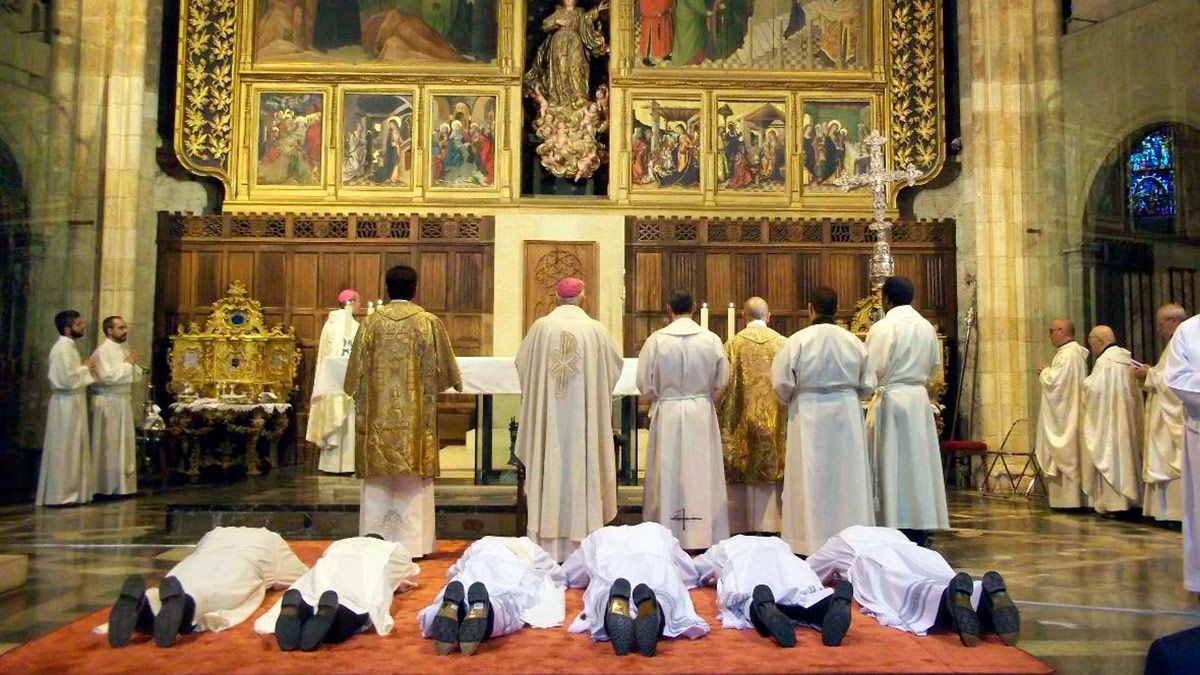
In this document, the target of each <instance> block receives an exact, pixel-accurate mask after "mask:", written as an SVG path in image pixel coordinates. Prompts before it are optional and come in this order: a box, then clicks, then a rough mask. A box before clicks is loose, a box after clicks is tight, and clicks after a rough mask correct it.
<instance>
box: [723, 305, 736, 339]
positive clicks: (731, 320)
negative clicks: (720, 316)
mask: <svg viewBox="0 0 1200 675" xmlns="http://www.w3.org/2000/svg"><path fill="white" fill-rule="evenodd" d="M725 328H726V334H725V339H729V338H731V337H733V336H734V335H736V334H737V313H736V312H734V311H733V303H732V302H731V303H729V310H728V311H727V313H726V316H725Z"/></svg>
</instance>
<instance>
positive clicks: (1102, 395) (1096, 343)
mask: <svg viewBox="0 0 1200 675" xmlns="http://www.w3.org/2000/svg"><path fill="white" fill-rule="evenodd" d="M1088 347H1089V348H1090V349H1091V351H1092V355H1093V356H1095V357H1096V362H1095V365H1093V366H1092V372H1091V374H1090V375H1088V376H1087V377H1086V378H1084V380H1083V430H1082V432H1083V447H1084V451H1085V460H1086V461H1090V462H1091V463H1092V466H1093V467H1095V470H1096V476H1095V478H1094V479H1093V480H1092V481H1091V484H1090V485H1089V484H1085V485H1084V486H1083V490H1084V492H1087V494H1088V496H1089V497H1091V501H1092V506H1093V507H1095V509H1096V512H1097V513H1115V512H1122V511H1128V510H1129V509H1131V508H1133V507H1135V506H1137V505H1138V504H1139V503H1140V502H1141V496H1142V457H1141V455H1142V425H1143V423H1144V422H1145V411H1144V410H1143V408H1142V392H1141V388H1140V387H1139V386H1138V382H1137V379H1136V378H1134V376H1133V368H1134V366H1135V365H1136V364H1135V363H1134V361H1133V357H1132V356H1131V355H1130V353H1129V350H1128V349H1124V348H1122V347H1119V346H1117V338H1116V336H1115V335H1114V334H1113V331H1112V329H1111V328H1109V327H1108V326H1096V327H1095V328H1093V329H1092V331H1091V332H1090V333H1088Z"/></svg>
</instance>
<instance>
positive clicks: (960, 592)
mask: <svg viewBox="0 0 1200 675" xmlns="http://www.w3.org/2000/svg"><path fill="white" fill-rule="evenodd" d="M974 585H975V584H974V582H973V581H972V580H971V575H969V574H967V573H966V572H959V573H958V574H956V575H954V578H953V579H951V580H950V585H949V586H948V587H947V588H946V593H945V595H943V596H942V597H943V598H944V599H945V602H946V613H947V614H948V615H949V616H950V621H951V623H952V624H953V625H954V630H955V631H957V632H958V639H960V640H962V643H963V645H964V646H967V647H974V646H975V645H977V644H979V641H980V638H979V635H980V632H981V631H980V627H979V615H978V614H976V613H975V609H974V608H973V607H971V591H972V590H973V588H974Z"/></svg>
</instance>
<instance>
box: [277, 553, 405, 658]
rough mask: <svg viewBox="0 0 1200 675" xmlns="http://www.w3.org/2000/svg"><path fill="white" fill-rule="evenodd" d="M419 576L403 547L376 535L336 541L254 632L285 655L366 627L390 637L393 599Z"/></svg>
mask: <svg viewBox="0 0 1200 675" xmlns="http://www.w3.org/2000/svg"><path fill="white" fill-rule="evenodd" d="M420 573H421V568H420V567H419V566H417V565H416V564H415V563H414V562H413V561H412V555H411V554H410V553H409V552H408V550H407V549H405V548H404V545H403V544H399V543H396V542H391V541H384V540H383V538H382V537H380V536H379V535H377V534H369V535H367V536H365V537H350V538H349V539H341V540H339V541H335V542H333V543H332V544H330V545H329V548H327V549H325V552H324V553H322V554H321V559H320V560H318V561H317V564H315V565H313V568H312V569H310V570H309V571H308V572H306V573H305V574H304V576H302V577H300V578H299V579H297V580H296V583H294V584H292V585H291V587H290V588H288V590H287V592H285V593H284V594H283V597H282V598H280V599H279V601H278V602H276V603H275V605H274V606H273V607H271V609H270V610H269V611H268V612H267V613H266V614H263V615H262V616H260V617H258V619H257V620H256V621H255V622H254V632H255V633H260V634H263V635H267V634H270V633H274V634H275V641H276V642H277V643H278V644H279V648H280V649H281V650H283V651H285V652H290V651H294V650H295V649H296V648H297V647H299V648H300V649H303V650H304V651H306V652H310V651H312V650H314V649H316V648H317V647H318V646H320V645H321V643H322V642H324V643H326V644H336V643H339V642H345V641H346V640H349V639H350V638H351V637H353V636H354V635H355V634H357V633H359V632H360V631H362V630H363V629H365V628H366V627H367V626H374V627H375V632H376V633H378V634H380V635H387V634H388V633H391V632H392V628H394V627H395V625H396V622H395V620H393V619H392V596H393V595H394V594H395V593H396V591H397V590H404V591H406V590H408V589H410V588H414V587H416V585H417V581H416V580H417V576H418V575H419V574H420Z"/></svg>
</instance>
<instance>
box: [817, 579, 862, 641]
mask: <svg viewBox="0 0 1200 675" xmlns="http://www.w3.org/2000/svg"><path fill="white" fill-rule="evenodd" d="M853 599H854V586H852V585H851V584H850V582H849V581H839V582H838V584H837V586H835V587H834V589H833V595H832V596H830V597H829V609H827V610H826V611H825V618H824V619H823V620H822V621H821V644H823V645H825V646H826V647H837V646H840V645H841V644H842V639H843V638H845V637H846V632H847V631H849V630H850V601H851V600H853Z"/></svg>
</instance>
